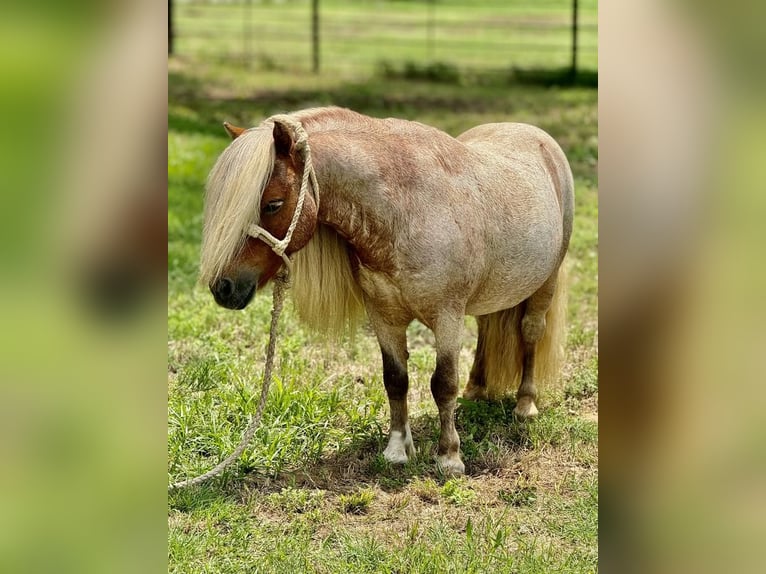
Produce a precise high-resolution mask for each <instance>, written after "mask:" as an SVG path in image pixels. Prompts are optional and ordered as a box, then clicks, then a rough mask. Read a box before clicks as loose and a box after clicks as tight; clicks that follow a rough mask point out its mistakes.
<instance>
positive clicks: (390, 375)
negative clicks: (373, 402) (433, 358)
mask: <svg viewBox="0 0 766 574" xmlns="http://www.w3.org/2000/svg"><path fill="white" fill-rule="evenodd" d="M369 315H370V319H371V322H372V324H373V328H374V330H375V334H376V335H377V337H378V343H379V344H380V352H381V354H382V356H383V384H384V385H385V387H386V394H387V395H388V403H389V406H390V408H391V431H390V435H389V439H388V446H387V447H386V450H384V451H383V456H384V457H385V459H386V460H387V461H388V462H392V463H395V464H404V463H405V462H407V460H408V459H409V457H411V456H414V455H415V446H414V444H413V442H412V433H411V432H410V423H409V421H408V417H407V390H408V388H409V377H408V376H407V358H408V352H407V326H406V325H405V326H397V327H393V326H391V325H388V324H386V323H384V322H383V321H382V320H376V317H375V316H374V314H372V313H370V314H369Z"/></svg>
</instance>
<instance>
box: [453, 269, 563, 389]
mask: <svg viewBox="0 0 766 574" xmlns="http://www.w3.org/2000/svg"><path fill="white" fill-rule="evenodd" d="M566 310H567V272H566V266H565V264H564V263H563V262H562V264H561V266H560V267H559V271H558V277H557V281H556V290H555V292H554V295H553V300H552V301H551V306H550V307H549V309H548V312H547V313H546V315H545V322H546V326H545V332H544V334H543V338H542V339H541V340H540V341H539V342H538V343H537V346H536V348H535V385H536V386H537V389H538V391H542V392H544V391H545V390H546V389H550V388H551V386H552V385H555V384H556V383H557V381H558V379H559V374H560V372H561V367H562V364H563V362H564V345H565V343H566ZM523 317H524V303H523V302H522V303H520V304H519V305H517V306H515V307H511V308H510V309H504V310H502V311H497V312H496V313H492V314H490V315H484V316H482V317H477V321H478V323H479V333H480V334H479V342H478V345H477V348H476V359H475V362H474V368H473V369H472V370H471V376H470V378H469V380H468V385H467V386H466V389H465V392H464V393H463V394H464V396H465V397H466V398H469V399H490V400H499V399H502V398H504V397H506V396H508V395H510V394H511V393H512V392H514V391H515V390H516V389H517V388H518V386H519V384H520V383H521V374H522V369H523V359H524V352H523V342H522V337H521V320H522V318H523ZM482 375H483V380H477V377H481V376H482Z"/></svg>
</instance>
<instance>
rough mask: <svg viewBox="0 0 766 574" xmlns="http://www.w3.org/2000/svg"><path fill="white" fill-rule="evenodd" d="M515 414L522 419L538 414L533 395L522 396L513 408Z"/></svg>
mask: <svg viewBox="0 0 766 574" xmlns="http://www.w3.org/2000/svg"><path fill="white" fill-rule="evenodd" d="M513 414H515V415H516V416H517V417H519V418H522V419H528V418H532V417H536V416H537V407H536V406H535V401H534V400H532V397H521V398H520V399H519V401H518V402H517V403H516V408H515V409H513Z"/></svg>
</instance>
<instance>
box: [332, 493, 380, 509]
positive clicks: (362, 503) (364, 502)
mask: <svg viewBox="0 0 766 574" xmlns="http://www.w3.org/2000/svg"><path fill="white" fill-rule="evenodd" d="M338 500H339V502H340V506H341V508H342V509H343V512H345V513H346V514H366V513H367V510H368V508H369V506H370V504H371V503H372V501H373V500H375V493H374V492H373V491H372V490H369V489H362V490H358V491H356V492H352V493H350V494H341V495H340V497H338Z"/></svg>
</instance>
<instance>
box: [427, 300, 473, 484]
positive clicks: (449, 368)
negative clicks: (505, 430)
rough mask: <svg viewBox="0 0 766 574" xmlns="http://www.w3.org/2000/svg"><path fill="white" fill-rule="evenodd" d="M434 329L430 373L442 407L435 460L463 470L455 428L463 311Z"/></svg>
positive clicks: (448, 470) (444, 467) (457, 471)
mask: <svg viewBox="0 0 766 574" xmlns="http://www.w3.org/2000/svg"><path fill="white" fill-rule="evenodd" d="M433 331H434V337H435V339H436V370H435V371H434V374H433V375H432V376H431V394H432V395H433V397H434V401H436V406H437V407H438V409H439V422H440V425H441V432H440V434H439V447H438V450H437V454H436V461H437V463H438V464H439V466H440V467H441V468H442V470H443V471H444V472H445V473H446V474H453V475H457V474H464V473H465V465H464V464H463V461H462V460H461V459H460V437H459V436H458V434H457V430H455V407H456V405H457V394H458V388H459V387H458V376H459V375H458V356H459V354H460V336H461V334H462V331H463V317H462V315H461V316H460V317H450V318H445V319H440V320H439V321H437V324H436V325H435V328H434V329H433Z"/></svg>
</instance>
